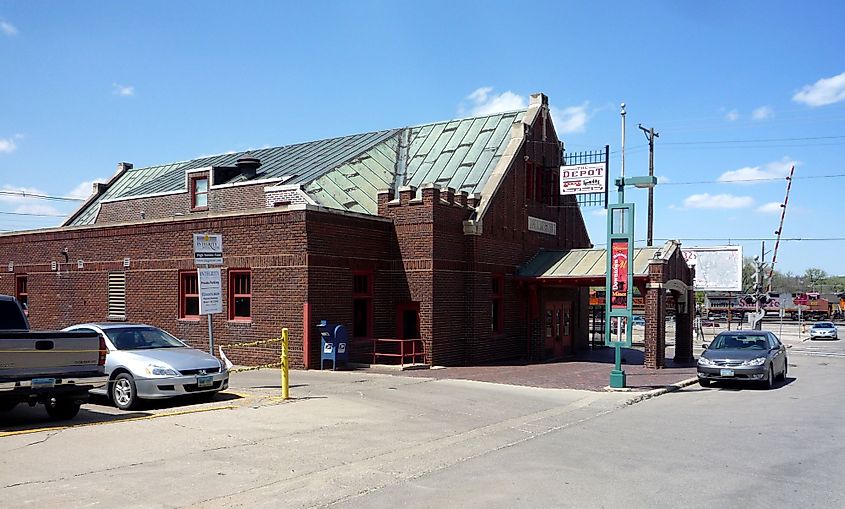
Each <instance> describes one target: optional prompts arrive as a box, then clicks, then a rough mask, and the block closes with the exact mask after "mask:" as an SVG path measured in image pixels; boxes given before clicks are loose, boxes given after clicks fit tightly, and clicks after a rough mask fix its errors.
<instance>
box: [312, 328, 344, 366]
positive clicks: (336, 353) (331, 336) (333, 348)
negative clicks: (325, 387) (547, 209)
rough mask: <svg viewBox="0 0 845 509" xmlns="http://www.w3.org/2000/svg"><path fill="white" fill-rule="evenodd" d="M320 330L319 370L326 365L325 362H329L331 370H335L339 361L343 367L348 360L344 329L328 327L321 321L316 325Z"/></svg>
mask: <svg viewBox="0 0 845 509" xmlns="http://www.w3.org/2000/svg"><path fill="white" fill-rule="evenodd" d="M317 328H318V329H320V337H321V338H322V340H321V342H320V369H323V368H324V367H325V365H326V361H331V363H332V369H333V370H334V369H337V363H338V361H340V362H341V363H343V365H344V366H346V365H347V363H348V359H349V335H348V334H347V333H346V327H344V326H343V325H334V326H332V325H330V324H329V323H328V322H326V321H325V320H321V321H320V323H318V324H317Z"/></svg>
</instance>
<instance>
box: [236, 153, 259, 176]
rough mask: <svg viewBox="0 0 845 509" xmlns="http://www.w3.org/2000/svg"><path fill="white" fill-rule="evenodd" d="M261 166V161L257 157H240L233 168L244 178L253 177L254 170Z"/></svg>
mask: <svg viewBox="0 0 845 509" xmlns="http://www.w3.org/2000/svg"><path fill="white" fill-rule="evenodd" d="M260 166H261V159H258V158H257V157H241V158H240V159H238V160H237V162H235V167H236V168H237V169H238V171H240V173H241V175H243V176H244V177H246V178H252V177H254V176H255V170H257V169H258V168H259V167H260Z"/></svg>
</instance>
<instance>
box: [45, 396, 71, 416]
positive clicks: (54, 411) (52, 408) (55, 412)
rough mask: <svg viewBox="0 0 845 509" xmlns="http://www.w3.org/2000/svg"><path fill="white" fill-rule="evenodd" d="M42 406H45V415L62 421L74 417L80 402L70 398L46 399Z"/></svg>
mask: <svg viewBox="0 0 845 509" xmlns="http://www.w3.org/2000/svg"><path fill="white" fill-rule="evenodd" d="M44 406H45V407H46V408H47V415H49V416H50V417H52V418H53V419H56V420H60V421H64V420H67V419H73V418H74V417H76V414H78V413H79V406H80V404H79V403H78V402H76V401H74V400H72V399H56V400H51V401H48V402H47V403H46V404H45V405H44Z"/></svg>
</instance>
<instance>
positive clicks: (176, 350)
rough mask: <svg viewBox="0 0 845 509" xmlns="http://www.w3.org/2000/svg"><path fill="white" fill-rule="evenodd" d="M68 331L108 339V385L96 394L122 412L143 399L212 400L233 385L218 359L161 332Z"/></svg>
mask: <svg viewBox="0 0 845 509" xmlns="http://www.w3.org/2000/svg"><path fill="white" fill-rule="evenodd" d="M64 330H66V331H93V332H97V333H99V334H100V335H101V336H102V337H103V338H104V339H105V343H106V347H107V348H108V350H109V353H108V355H107V356H106V370H105V371H106V375H108V377H109V382H108V385H106V386H104V387H103V388H101V389H94V390H92V391H91V393H92V394H99V395H103V396H107V397H108V398H109V400H110V401H111V402H112V403H114V405H115V406H116V407H118V408H120V409H121V410H129V409H132V408H134V407H136V406H137V405H138V400H139V399H162V398H172V397H175V396H184V395H189V394H196V395H203V396H204V397H209V398H210V397H213V396H214V395H215V394H216V393H218V392H219V391H221V390H223V389H226V388H227V387H228V386H229V371H228V370H227V369H226V366H225V365H224V364H223V363H222V362H220V361H219V360H217V358H216V357H214V356H213V355H209V354H207V353H205V352H203V351H201V350H197V349H196V348H191V347H189V346H188V345H186V344H185V343H183V342H182V341H180V340H178V339H176V338H175V337H173V336H171V335H170V334H168V333H167V332H165V331H163V330H161V329H159V328H157V327H153V326H151V325H144V324H127V323H84V324H79V325H74V326H72V327H68V328H66V329H64Z"/></svg>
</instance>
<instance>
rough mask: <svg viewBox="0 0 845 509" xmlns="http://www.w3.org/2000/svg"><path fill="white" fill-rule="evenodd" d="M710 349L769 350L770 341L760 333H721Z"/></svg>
mask: <svg viewBox="0 0 845 509" xmlns="http://www.w3.org/2000/svg"><path fill="white" fill-rule="evenodd" d="M708 350H768V341H767V340H766V336H762V335H759V334H719V335H718V336H716V339H714V340H713V342H712V343H711V344H710V347H709V348H708Z"/></svg>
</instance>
